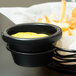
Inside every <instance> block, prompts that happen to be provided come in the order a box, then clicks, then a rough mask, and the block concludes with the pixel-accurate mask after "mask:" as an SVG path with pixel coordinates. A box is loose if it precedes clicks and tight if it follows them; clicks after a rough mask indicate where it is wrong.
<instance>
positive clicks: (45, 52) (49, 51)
mask: <svg viewBox="0 0 76 76" xmlns="http://www.w3.org/2000/svg"><path fill="white" fill-rule="evenodd" d="M6 48H7V49H8V50H9V51H10V52H14V53H17V54H21V55H41V54H47V53H51V52H53V51H54V50H56V48H53V49H52V50H48V51H43V52H37V53H23V52H19V51H14V50H12V49H10V48H9V46H8V45H7V46H6Z"/></svg>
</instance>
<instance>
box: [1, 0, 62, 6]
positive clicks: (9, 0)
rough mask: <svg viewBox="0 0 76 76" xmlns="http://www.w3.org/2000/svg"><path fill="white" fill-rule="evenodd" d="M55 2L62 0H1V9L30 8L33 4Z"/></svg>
mask: <svg viewBox="0 0 76 76" xmlns="http://www.w3.org/2000/svg"><path fill="white" fill-rule="evenodd" d="M53 1H61V0H0V7H11V6H14V7H15V6H19V7H20V6H22V7H23V6H25V7H28V6H31V5H33V4H39V3H45V2H53Z"/></svg>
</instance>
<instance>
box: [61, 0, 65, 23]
mask: <svg viewBox="0 0 76 76" xmlns="http://www.w3.org/2000/svg"><path fill="white" fill-rule="evenodd" d="M65 9H66V1H65V0H62V7H61V14H60V22H62V21H63V18H64V17H65Z"/></svg>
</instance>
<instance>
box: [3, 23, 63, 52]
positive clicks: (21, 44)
mask: <svg viewBox="0 0 76 76" xmlns="http://www.w3.org/2000/svg"><path fill="white" fill-rule="evenodd" d="M17 32H36V33H45V34H48V36H47V37H41V38H16V37H12V36H11V35H12V34H14V33H17ZM61 35H62V30H61V28H60V27H57V26H55V25H52V24H45V23H26V24H19V25H16V26H13V27H8V28H6V29H5V30H4V31H3V32H2V38H3V40H4V41H5V42H6V43H7V44H8V46H9V48H10V49H12V50H15V51H17V52H23V53H37V52H44V51H46V50H51V49H52V46H51V45H52V43H55V42H56V41H57V40H59V39H60V38H61Z"/></svg>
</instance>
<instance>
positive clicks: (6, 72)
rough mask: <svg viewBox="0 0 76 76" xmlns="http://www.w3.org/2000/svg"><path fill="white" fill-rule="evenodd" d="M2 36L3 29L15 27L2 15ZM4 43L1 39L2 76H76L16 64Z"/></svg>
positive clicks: (0, 66)
mask: <svg viewBox="0 0 76 76" xmlns="http://www.w3.org/2000/svg"><path fill="white" fill-rule="evenodd" d="M0 18H1V19H0V34H1V31H2V29H4V28H6V27H8V26H10V25H13V23H12V22H11V21H9V20H8V19H7V18H6V17H4V16H3V15H1V14H0ZM5 45H6V44H5V43H4V41H3V40H2V39H1V38H0V76H61V75H62V76H76V75H75V74H72V73H64V72H61V71H57V70H54V69H52V68H47V67H21V66H18V65H16V64H15V63H14V61H13V59H12V55H11V53H10V52H9V51H7V50H6V48H5Z"/></svg>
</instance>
